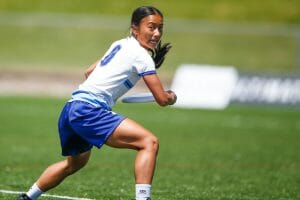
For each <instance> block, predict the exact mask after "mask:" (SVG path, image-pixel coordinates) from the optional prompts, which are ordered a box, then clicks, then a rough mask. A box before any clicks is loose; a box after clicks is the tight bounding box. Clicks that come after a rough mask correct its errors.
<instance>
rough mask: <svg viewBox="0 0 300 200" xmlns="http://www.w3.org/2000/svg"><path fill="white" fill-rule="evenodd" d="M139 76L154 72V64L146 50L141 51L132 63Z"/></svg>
mask: <svg viewBox="0 0 300 200" xmlns="http://www.w3.org/2000/svg"><path fill="white" fill-rule="evenodd" d="M133 66H134V67H135V69H136V71H137V73H138V74H139V76H145V75H149V74H156V69H155V64H154V61H153V59H152V58H151V56H150V55H149V54H148V53H147V52H143V53H141V54H140V55H139V56H138V57H137V58H136V60H135V63H134V64H133Z"/></svg>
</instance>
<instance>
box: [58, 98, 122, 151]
mask: <svg viewBox="0 0 300 200" xmlns="http://www.w3.org/2000/svg"><path fill="white" fill-rule="evenodd" d="M124 119H125V117H124V116H121V115H119V114H116V113H114V112H112V111H109V110H107V109H105V108H103V107H101V106H95V105H92V104H90V103H87V102H84V101H78V100H76V101H72V102H68V103H67V104H66V105H65V107H64V108H63V110H62V112H61V114H60V117H59V121H58V129H59V136H60V142H61V148H62V155H63V156H73V155H78V154H81V153H83V152H86V151H89V150H91V149H92V147H93V146H96V147H98V148H101V147H102V145H103V144H104V143H105V142H106V140H107V139H108V138H109V136H110V135H111V134H112V133H113V132H114V130H115V129H116V128H117V127H118V126H119V124H120V123H121V122H122V121H123V120H124Z"/></svg>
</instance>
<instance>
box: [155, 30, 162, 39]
mask: <svg viewBox="0 0 300 200" xmlns="http://www.w3.org/2000/svg"><path fill="white" fill-rule="evenodd" d="M161 35H162V32H161V30H160V29H159V28H156V29H155V30H154V33H153V36H154V37H160V36H161Z"/></svg>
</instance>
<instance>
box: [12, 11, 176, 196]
mask: <svg viewBox="0 0 300 200" xmlns="http://www.w3.org/2000/svg"><path fill="white" fill-rule="evenodd" d="M130 30H131V31H130V36H129V37H127V38H124V39H121V40H118V41H116V42H114V43H113V44H112V45H111V47H110V48H109V49H108V51H107V52H106V53H105V55H104V56H103V57H102V59H100V60H99V61H97V62H96V63H95V64H93V65H91V66H90V67H89V68H88V69H87V70H86V72H85V75H86V78H87V79H86V80H85V81H84V82H83V83H82V84H81V85H80V86H79V88H78V89H77V90H76V91H74V92H73V94H72V98H71V99H70V100H69V101H68V102H67V103H66V105H65V107H64V108H63V110H62V112H61V115H60V118H59V122H58V127H59V136H60V141H61V148H62V155H63V156H66V159H65V160H63V161H60V162H57V163H55V164H52V165H50V166H49V167H48V168H47V169H46V170H45V171H44V172H43V173H42V175H41V176H40V177H39V178H38V180H37V181H36V182H35V183H34V184H33V186H32V187H31V188H30V189H29V191H28V192H27V193H26V194H25V193H24V194H22V195H20V196H19V197H18V200H35V199H37V198H38V197H39V196H41V195H42V194H43V193H44V192H46V191H48V190H50V189H51V188H54V187H56V186H57V185H59V184H60V183H61V182H62V181H63V180H64V179H65V178H66V177H67V176H69V175H71V174H73V173H75V172H76V171H78V170H79V169H81V168H82V167H84V166H85V165H86V163H87V162H88V160H89V157H90V154H91V149H92V147H93V146H96V147H98V148H101V146H102V145H104V144H106V145H108V146H111V147H115V148H127V149H134V150H137V155H136V159H135V163H134V175H135V182H136V199H137V200H142V199H143V200H144V199H148V200H149V199H150V191H151V183H152V179H153V175H154V170H155V165H156V156H157V153H158V147H159V143H158V139H157V137H156V136H154V134H153V133H152V132H151V131H149V130H147V129H146V128H144V127H143V126H141V125H140V124H138V123H137V122H135V121H133V120H131V119H129V118H126V117H124V116H122V115H120V114H117V113H114V112H112V111H111V108H112V107H113V106H114V104H115V103H116V101H117V99H118V98H119V97H121V96H122V95H123V94H125V93H126V92H127V91H128V90H129V89H131V88H132V87H133V86H134V85H135V84H136V82H137V81H138V80H139V79H140V78H142V79H143V80H144V82H145V83H146V85H147V86H148V88H149V90H150V91H151V92H152V94H153V96H154V98H155V100H156V102H157V103H158V104H159V105H160V106H167V105H172V104H174V103H175V102H176V95H175V93H174V92H172V91H165V89H164V87H163V85H162V83H161V81H160V79H159V77H158V75H157V73H156V68H158V67H160V65H161V64H162V62H163V61H164V58H165V55H166V53H167V52H168V51H169V49H170V48H171V45H170V44H165V45H161V43H160V40H161V37H162V34H163V15H162V13H161V12H160V11H159V10H158V9H156V8H154V7H151V6H143V7H139V8H137V9H136V10H135V11H134V12H133V13H132V18H131V28H130ZM149 51H151V52H152V57H151V55H150V53H149Z"/></svg>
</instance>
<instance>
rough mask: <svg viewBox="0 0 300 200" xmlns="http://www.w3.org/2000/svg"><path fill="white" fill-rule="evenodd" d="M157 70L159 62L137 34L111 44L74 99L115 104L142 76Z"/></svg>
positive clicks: (76, 92)
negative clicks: (141, 43)
mask: <svg viewBox="0 0 300 200" xmlns="http://www.w3.org/2000/svg"><path fill="white" fill-rule="evenodd" d="M155 73H156V70H155V64H154V61H153V59H152V58H151V56H150V54H149V53H148V51H147V50H146V49H145V48H143V47H142V46H141V45H140V44H139V42H138V41H137V40H136V39H135V38H134V37H127V38H125V39H121V40H118V41H116V42H114V43H113V44H112V45H111V46H110V48H109V49H108V51H107V52H106V53H105V55H104V56H103V57H102V59H101V60H100V61H99V62H98V63H97V65H96V68H95V69H94V71H93V72H92V73H91V74H90V76H89V77H88V78H87V79H86V80H85V81H84V82H83V83H82V84H81V85H80V86H79V88H78V90H77V91H75V92H74V93H73V95H72V100H70V101H73V100H82V101H87V102H89V103H94V104H97V102H99V101H100V102H101V103H102V104H103V103H104V104H105V105H106V106H107V107H108V108H111V107H113V106H114V104H115V103H116V101H117V99H118V98H119V97H121V96H122V95H124V94H125V93H126V92H127V91H128V90H130V89H131V88H132V87H133V86H134V85H135V84H136V83H137V81H138V80H139V79H140V78H141V77H143V76H144V75H147V74H155ZM102 104H101V105H102Z"/></svg>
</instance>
